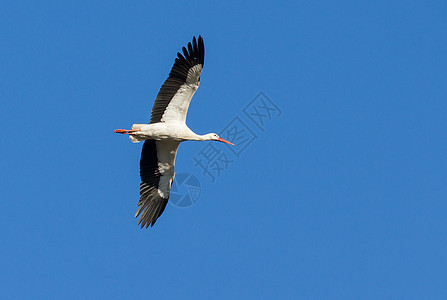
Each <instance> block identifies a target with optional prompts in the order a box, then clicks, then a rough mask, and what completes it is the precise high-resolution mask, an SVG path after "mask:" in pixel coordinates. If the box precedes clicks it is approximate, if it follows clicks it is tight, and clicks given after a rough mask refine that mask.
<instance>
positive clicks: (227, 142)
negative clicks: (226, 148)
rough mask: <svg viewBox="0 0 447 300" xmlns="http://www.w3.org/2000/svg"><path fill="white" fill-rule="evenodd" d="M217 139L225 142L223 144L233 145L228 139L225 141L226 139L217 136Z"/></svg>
mask: <svg viewBox="0 0 447 300" xmlns="http://www.w3.org/2000/svg"><path fill="white" fill-rule="evenodd" d="M217 140H218V141H219V142H222V143H225V144H230V145H233V146H234V144H233V143H230V142H229V141H226V140H224V139H223V138H218V139H217Z"/></svg>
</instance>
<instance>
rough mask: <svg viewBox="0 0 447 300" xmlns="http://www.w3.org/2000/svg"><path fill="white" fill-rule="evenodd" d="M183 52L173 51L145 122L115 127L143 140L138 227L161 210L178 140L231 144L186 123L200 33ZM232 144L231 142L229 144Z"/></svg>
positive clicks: (198, 68)
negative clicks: (169, 64)
mask: <svg viewBox="0 0 447 300" xmlns="http://www.w3.org/2000/svg"><path fill="white" fill-rule="evenodd" d="M182 51H183V55H182V54H180V53H177V57H178V58H176V59H175V62H174V66H173V67H172V69H171V72H170V73H169V77H168V79H166V81H165V83H164V84H163V85H162V87H161V89H160V91H159V93H158V95H157V98H156V99H155V103H154V107H153V108H152V113H151V121H150V123H149V124H134V125H133V126H132V129H130V130H125V129H117V130H115V132H116V133H122V134H129V137H130V139H131V140H132V142H135V143H137V142H141V141H145V142H144V145H143V150H142V152H141V160H140V177H141V183H140V201H139V202H138V206H139V207H138V210H137V212H136V214H135V217H138V216H140V219H139V224H141V227H144V226H146V227H148V226H149V225H151V226H153V225H154V224H155V221H157V219H158V217H160V215H161V214H162V213H163V211H164V209H165V207H166V204H167V203H168V199H169V192H170V190H171V185H172V181H173V180H174V176H175V173H174V165H175V157H176V155H177V149H178V146H179V144H180V143H181V142H184V141H188V140H192V141H220V142H223V143H227V144H231V143H230V142H228V141H225V140H224V139H222V138H220V137H219V136H218V135H217V134H215V133H208V134H205V135H198V134H196V133H194V132H193V131H192V130H191V129H189V128H188V126H186V114H187V112H188V108H189V103H190V102H191V98H192V97H193V95H194V93H195V92H196V90H197V89H198V87H199V83H200V74H201V73H202V68H203V64H204V58H205V46H204V44H203V39H202V37H201V36H199V38H198V39H197V40H196V38H195V37H194V38H193V41H192V44H191V43H188V49H186V48H185V47H183V49H182ZM231 145H232V144H231Z"/></svg>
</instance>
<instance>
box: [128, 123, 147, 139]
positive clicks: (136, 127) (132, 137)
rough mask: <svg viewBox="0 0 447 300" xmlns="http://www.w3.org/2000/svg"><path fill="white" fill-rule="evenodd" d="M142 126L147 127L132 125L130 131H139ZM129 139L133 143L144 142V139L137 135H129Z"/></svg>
mask: <svg viewBox="0 0 447 300" xmlns="http://www.w3.org/2000/svg"><path fill="white" fill-rule="evenodd" d="M143 126H147V124H133V125H132V128H131V129H132V130H135V129H141V128H142V127H143ZM129 138H130V140H131V141H132V142H133V143H139V142H142V141H144V140H145V138H144V137H142V136H141V135H139V134H138V133H137V134H129Z"/></svg>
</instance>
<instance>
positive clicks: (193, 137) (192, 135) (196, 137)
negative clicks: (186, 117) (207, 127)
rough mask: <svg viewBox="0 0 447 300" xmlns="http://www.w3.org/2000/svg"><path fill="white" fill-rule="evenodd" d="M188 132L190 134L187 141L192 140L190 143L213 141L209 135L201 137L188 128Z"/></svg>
mask: <svg viewBox="0 0 447 300" xmlns="http://www.w3.org/2000/svg"><path fill="white" fill-rule="evenodd" d="M188 131H189V132H188V133H187V135H186V137H187V138H186V139H187V140H190V141H208V140H210V139H211V138H210V134H209V133H207V134H204V135H200V134H197V133H195V132H193V131H192V130H191V129H189V128H188Z"/></svg>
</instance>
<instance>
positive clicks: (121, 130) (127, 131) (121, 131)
mask: <svg viewBox="0 0 447 300" xmlns="http://www.w3.org/2000/svg"><path fill="white" fill-rule="evenodd" d="M140 130H141V129H130V130H127V129H116V130H114V131H115V132H116V133H121V134H132V133H133V132H137V131H140Z"/></svg>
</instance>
